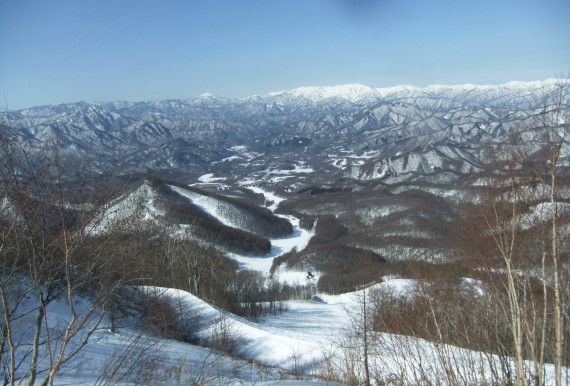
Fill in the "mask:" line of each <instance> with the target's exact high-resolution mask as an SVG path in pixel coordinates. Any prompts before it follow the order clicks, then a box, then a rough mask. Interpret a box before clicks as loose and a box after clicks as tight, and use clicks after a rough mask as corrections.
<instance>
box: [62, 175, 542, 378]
mask: <svg viewBox="0 0 570 386" xmlns="http://www.w3.org/2000/svg"><path fill="white" fill-rule="evenodd" d="M210 178H211V176H209V177H208V178H204V180H209V179H210ZM249 182H250V183H254V181H249ZM247 188H249V189H251V190H252V191H254V192H256V193H262V194H264V195H265V198H266V203H268V204H270V205H269V206H268V207H269V209H271V210H275V209H276V208H277V206H278V204H279V202H281V201H282V200H283V199H282V198H280V197H279V196H277V195H275V194H273V193H270V192H266V191H264V190H263V189H261V188H259V187H257V186H255V185H250V186H247ZM143 189H145V188H143ZM147 204H148V203H147ZM201 204H202V207H203V209H204V210H205V211H207V212H208V213H210V214H212V215H216V212H215V211H214V210H213V209H212V208H211V207H210V205H209V203H208V202H203V203H201ZM151 208H152V207H151ZM287 219H288V220H289V221H290V222H291V223H292V224H293V229H294V231H293V234H292V235H290V236H288V237H285V238H280V239H273V240H271V243H272V250H271V252H270V253H269V254H268V255H266V256H262V257H249V256H240V255H236V254H233V255H231V257H232V258H234V259H235V260H237V261H238V262H239V263H240V264H241V268H242V269H252V270H257V271H260V272H262V273H264V274H268V272H269V269H270V267H271V264H272V262H273V259H274V258H275V257H277V256H279V255H281V254H283V253H286V252H288V251H290V250H292V249H293V248H297V249H298V250H301V249H303V248H305V247H306V245H307V244H308V242H309V240H310V238H311V237H312V236H313V234H314V232H313V231H306V230H303V229H300V228H299V220H298V219H296V218H293V217H287ZM220 220H222V219H220ZM317 274H318V272H317ZM276 277H277V278H278V280H280V281H281V282H288V283H290V284H293V283H299V284H307V283H312V284H315V283H314V282H308V281H307V279H306V278H305V272H300V271H287V270H285V269H284V268H281V269H279V270H278V271H277V272H276ZM467 281H468V284H469V285H472V286H473V285H474V286H478V284H477V283H473V282H472V281H469V279H467ZM414 286H415V282H414V281H413V280H409V279H398V278H389V277H386V278H384V282H383V283H380V284H376V285H374V286H373V287H372V288H376V289H381V290H387V291H389V292H391V293H392V294H394V295H395V296H409V294H410V293H411V292H412V289H413V288H414ZM149 290H153V291H157V293H160V294H162V296H170V297H171V298H172V299H174V301H175V302H176V303H175V304H177V305H178V306H179V307H180V309H181V310H184V312H185V313H187V314H188V315H190V316H192V315H193V316H198V325H199V326H200V327H199V328H198V331H196V335H197V336H198V337H199V338H202V339H208V338H211V336H212V335H215V334H219V333H220V331H222V330H225V331H226V332H229V333H230V334H231V335H232V336H233V337H234V338H235V339H237V340H239V342H240V343H239V347H240V352H239V353H240V354H242V355H244V356H245V357H247V358H251V359H253V360H255V361H257V362H259V363H262V364H265V365H270V366H277V367H278V368H282V369H287V370H309V371H310V369H311V368H313V366H315V364H316V363H318V362H319V361H322V360H323V359H324V357H325V355H328V353H330V352H331V350H333V351H335V350H336V351H338V346H335V345H337V344H338V343H339V339H341V338H342V336H343V331H344V330H345V328H346V327H347V326H348V323H349V313H354V310H355V306H356V304H357V299H358V296H361V294H362V291H360V292H355V293H349V294H342V295H337V296H334V295H326V294H318V296H317V297H315V298H314V299H313V300H311V301H289V302H287V303H286V309H287V311H285V312H283V313H277V314H276V315H268V316H264V317H262V318H260V320H259V321H258V322H253V321H250V320H247V319H244V318H241V317H238V316H236V315H233V314H230V313H227V312H225V311H223V310H221V309H219V308H217V307H215V306H213V305H211V304H209V303H206V302H205V301H203V300H201V299H199V298H197V297H196V296H194V295H192V294H190V293H187V292H185V291H180V290H175V289H166V288H151V289H149ZM368 290H369V289H367V290H365V291H368ZM104 323H108V322H104ZM136 337H137V332H136V331H133V330H131V329H129V328H124V329H119V333H118V334H113V333H109V332H108V331H107V330H106V329H105V328H103V329H101V330H99V331H97V332H96V333H95V334H94V336H93V338H92V339H91V340H90V343H89V344H88V345H87V346H86V347H85V348H84V350H83V352H82V353H81V354H80V355H79V356H78V357H77V358H76V359H75V360H74V361H73V362H72V363H70V364H69V365H68V366H66V369H67V371H64V372H63V373H62V374H61V375H60V376H59V377H58V378H57V382H56V383H57V384H59V385H76V384H96V383H97V376H98V374H99V373H100V371H101V368H103V367H104V366H105V365H106V364H108V363H109V361H112V360H113V355H114V353H116V352H118V351H120V350H121V349H124V348H125V347H127V346H128V345H132V344H133V343H132V342H133V340H134V339H136ZM379 339H380V340H379V341H381V342H384V344H386V345H387V346H389V347H391V348H392V349H391V350H389V351H387V352H385V353H382V354H381V355H379V356H375V357H372V358H371V361H372V363H373V365H374V366H380V367H379V368H381V369H382V371H383V372H385V374H386V375H389V374H397V373H399V372H401V371H402V364H403V363H405V365H404V366H406V367H405V371H406V372H409V374H413V372H414V370H417V368H416V369H414V368H413V367H414V366H415V364H414V363H413V361H412V362H409V361H405V360H403V358H407V356H409V355H410V354H414V355H418V354H419V355H421V357H422V363H420V364H419V365H420V366H430V367H431V368H432V369H433V371H434V372H436V374H439V373H440V372H442V373H441V375H442V379H445V378H443V377H444V376H445V375H444V373H443V371H444V369H443V368H442V367H441V364H440V363H439V362H438V355H440V354H441V350H442V347H443V349H445V350H447V352H451V353H453V355H454V357H455V358H457V360H461V361H473V360H479V359H477V358H479V353H474V352H471V351H469V350H464V349H460V348H456V347H452V346H441V345H440V346H439V347H438V346H437V345H434V344H432V343H429V342H426V341H423V340H419V339H415V338H411V337H402V336H397V335H390V334H379ZM135 344H136V345H138V346H140V348H141V349H144V350H150V351H149V352H151V353H155V354H156V355H158V356H157V358H160V359H157V361H158V360H159V361H160V367H161V368H169V366H170V367H173V368H176V366H179V365H180V363H182V362H183V363H184V364H185V366H186V367H185V371H186V373H187V374H198V375H199V374H200V371H204V370H206V371H208V369H210V368H212V369H213V368H215V373H216V374H217V376H216V377H215V378H213V379H212V381H211V382H210V384H221V385H226V384H254V383H255V384H261V385H264V384H272V385H275V384H290V385H291V384H292V385H295V384H299V385H301V384H302V385H311V384H323V382H316V381H299V382H297V381H294V380H279V377H280V375H279V373H278V372H274V373H271V372H269V373H264V372H262V371H261V370H260V369H259V368H257V367H256V366H254V365H252V364H251V363H248V362H245V361H242V360H238V359H232V358H230V357H226V356H221V357H220V356H219V355H212V353H211V351H210V350H208V349H205V348H201V347H197V346H193V345H190V344H185V343H181V342H176V341H172V340H165V339H158V340H152V339H150V338H147V337H146V336H145V337H144V338H143V339H141V340H140V341H139V342H136V343H135ZM149 344H152V347H151V349H149V348H148V345H149ZM410 347H411V348H413V350H414V352H413V353H411V352H410V351H406V350H407V349H409V348H410ZM438 350H440V351H438ZM337 354H338V352H337ZM493 360H495V359H493ZM465 368H467V366H466V367H465ZM546 371H547V373H548V374H552V373H553V369H552V366H547V368H546ZM406 377H407V376H406ZM408 380H409V381H410V382H412V383H413V381H414V380H413V378H408ZM157 383H159V384H176V383H175V382H173V381H172V380H169V381H168V382H166V383H162V382H157ZM329 384H330V383H329Z"/></svg>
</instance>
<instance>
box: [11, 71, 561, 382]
mask: <svg viewBox="0 0 570 386" xmlns="http://www.w3.org/2000/svg"><path fill="white" fill-rule="evenodd" d="M568 85H569V83H568V81H566V80H560V79H549V80H546V81H542V82H528V83H522V82H512V83H508V84H503V85H497V86H475V85H462V86H430V87H425V88H418V87H409V86H400V87H394V88H387V89H375V88H370V87H366V86H361V85H346V86H336V87H324V88H323V87H321V88H318V87H304V88H299V89H294V90H289V91H283V92H276V93H270V94H266V95H261V96H249V97H243V98H239V99H233V100H229V99H223V98H218V97H215V96H212V95H203V96H200V97H199V98H196V99H191V100H168V101H148V102H96V103H95V102H94V103H88V102H79V103H73V104H62V105H56V106H43V107H35V108H30V109H25V110H19V111H13V112H2V113H1V114H2V115H1V117H2V118H1V119H2V133H1V134H2V135H1V138H0V139H1V145H2V181H3V185H2V192H1V196H0V199H1V206H0V214H1V220H2V221H1V224H2V235H3V239H2V240H3V241H2V242H3V243H2V246H1V249H0V251H1V252H2V263H3V265H2V281H1V282H0V290H1V291H0V295H2V296H1V297H2V301H3V303H2V304H3V305H2V307H3V308H2V309H3V311H4V318H3V322H2V323H3V326H4V327H3V328H4V331H6V333H5V336H7V337H8V338H5V340H4V341H3V342H4V345H3V346H2V347H3V348H2V350H3V351H2V355H5V356H4V358H11V359H9V360H8V359H6V361H5V362H4V363H5V364H4V365H3V366H4V367H3V369H2V373H3V374H4V376H5V378H6V379H8V378H9V377H11V376H13V377H18V379H20V380H22V381H23V380H24V379H27V378H29V374H30V372H32V373H34V374H35V372H38V374H36V375H38V376H44V375H45V374H48V376H51V375H49V374H51V373H50V371H53V374H54V375H53V376H55V377H56V378H55V379H56V380H61V381H62V382H64V383H68V384H74V383H76V382H79V381H81V382H83V381H84V382H86V383H87V384H106V383H119V384H129V383H134V384H139V383H141V382H143V383H146V382H150V383H157V384H176V383H193V384H253V383H256V384H264V383H267V384H281V383H283V384H296V382H298V384H313V383H314V384H323V383H326V384H329V383H331V382H332V383H339V384H357V383H366V384H370V383H373V384H385V383H394V384H420V383H434V384H481V383H490V384H494V383H500V382H507V383H508V382H513V383H520V384H524V382H527V381H528V382H532V383H537V384H553V383H555V382H559V381H561V382H563V383H564V382H566V383H567V382H568V380H569V379H570V377H569V368H570V362H568V361H569V358H570V345H569V344H568V342H569V340H570V329H569V328H568V327H569V326H570V321H569V320H568V315H569V314H570V312H569V310H570V309H569V304H570V302H569V300H570V287H569V284H568V283H569V281H570V280H569V274H568V272H569V256H570V247H569V246H570V244H569V242H570V238H569V235H570V221H569V220H570V184H569V182H570V179H569V177H570V147H569V142H568V141H569V138H570V137H569V135H568V134H569V133H568V132H569V131H570V127H569V126H568V125H569V122H570V118H569V117H568V113H569V111H570V105H569V104H568V96H569V95H570V94H569V91H568V90H569V87H568ZM309 272H310V273H311V275H309ZM310 276H313V277H310ZM20 289H23V290H21V291H20ZM18 293H21V294H23V296H21V295H18ZM66 293H67V294H69V295H67V296H66V295H65V294H66ZM43 294H45V295H43ZM36 298H37V299H39V305H38V303H37V302H34V300H33V299H36ZM30 299H32V300H30ZM90 299H91V300H90ZM76 302H77V303H78V304H84V303H85V304H86V305H85V306H82V307H74V304H75V303H76ZM34 315H35V316H36V319H35V320H39V321H40V322H42V323H43V325H42V324H41V323H40V324H35V326H37V327H36V330H35V331H36V333H35V334H36V335H35V336H37V337H42V338H41V339H39V338H37V339H36V338H34V334H32V331H33V328H32V329H30V331H29V332H26V331H25V330H26V329H25V327H23V326H26V325H28V326H34V323H35V322H34V318H33V316H34ZM78 321H79V322H78ZM66 323H67V324H66ZM66 329H67V331H73V333H72V334H67V335H66V334H61V333H60V332H61V331H66ZM84 331H86V332H84ZM6 339H8V340H6ZM10 339H12V340H10ZM15 341H16V342H17V344H14V342H15ZM50 343H51V344H52V345H51V346H53V347H55V348H54V349H53V350H54V351H50V350H52V349H51V348H50V347H51V346H50ZM148 347H151V348H152V350H150V351H149V352H151V353H152V355H150V354H149V355H147V356H145V355H142V354H141V353H142V352H143V351H148V350H147V348H148ZM34 348H35V349H34ZM75 348H78V350H77V352H75V351H74V350H75ZM79 348H81V350H79ZM110 348H114V350H115V351H112V352H111V351H110V350H111V349H110ZM57 350H59V351H57ZM33 352H35V354H32V353H33ZM57 353H61V357H60V358H67V359H65V360H61V363H59V362H57V361H56V363H58V365H57V367H56V366H54V365H53V363H54V362H53V360H51V359H50V360H48V359H49V358H53V357H57V355H56V354H57ZM11 354H13V355H14V356H13V357H10V355H11ZM31 355H36V359H35V360H34V359H31V358H32V357H31ZM118 358H119V359H120V360H119V359H118ZM123 360H124V361H131V362H132V363H133V365H132V366H133V367H128V366H126V365H125V366H120V365H118V366H117V365H116V364H117V363H122V362H121V361H123ZM50 361H51V362H50ZM83 361H88V362H89V361H91V362H89V363H90V364H89V365H88V366H86V365H81V363H82V362H83ZM36 362H37V364H38V365H35V364H34V363H36ZM151 362H152V363H154V364H155V366H154V367H153V366H150V365H149V363H151ZM40 364H41V366H40ZM145 367H148V368H149V369H150V368H152V372H150V373H148V374H145V373H144V372H143V371H142V370H141V369H144V368H145ZM20 369H24V370H26V371H24V370H20ZM27 369H31V370H27ZM42 369H43V370H42ZM86 369H89V370H86ZM74 371H75V375H74V373H73V372H74ZM177 371H178V376H177V377H178V378H176V376H175V375H174V373H176V372H177ZM55 374H57V375H55ZM141 377H142V378H141ZM145 377H146V378H145ZM523 381H524V382H523Z"/></svg>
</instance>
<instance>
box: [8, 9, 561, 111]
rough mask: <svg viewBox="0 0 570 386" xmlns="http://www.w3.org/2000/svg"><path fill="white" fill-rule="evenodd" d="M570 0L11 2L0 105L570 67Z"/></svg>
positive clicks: (446, 80) (475, 77) (241, 92)
mask: <svg viewBox="0 0 570 386" xmlns="http://www.w3.org/2000/svg"><path fill="white" fill-rule="evenodd" d="M569 16H570V2H568V1H567V0H551V1H530V0H526V1H512V0H508V1H500V2H497V1H490V0H482V1H479V2H462V1H459V2H458V1H436V2H425V1H421V0H406V1H374V0H356V1H351V0H314V1H309V2H307V1H298V0H289V1H282V0H277V1H263V0H253V1H247V2H235V1H229V0H216V1H205V2H204V1H182V0H173V1H169V2H158V1H150V0H148V1H137V2H136V3H135V2H129V1H123V0H121V1H110V0H100V1H97V2H83V1H81V2H80V1H72V0H54V1H49V2H45V1H40V0H32V1H21V2H18V1H4V2H1V3H0V96H2V98H3V100H2V109H10V110H16V109H22V108H26V107H31V106H37V105H46V104H57V103H64V102H77V101H81V100H85V101H117V100H126V101H141V100H163V99H186V98H192V97H196V96H198V95H200V94H203V93H211V94H215V95H219V96H222V97H226V98H235V97H241V96H246V95H252V94H265V93H268V92H272V91H279V90H287V89H292V88H296V87H301V86H332V85H339V84H348V83H360V84H363V85H367V86H373V87H390V86H396V85H402V84H407V85H414V86H427V85H431V84H448V85H449V84H465V83H472V84H499V83H507V82H510V81H533V80H543V79H546V78H551V77H556V76H560V75H561V73H563V72H567V71H568V70H569V69H570V40H569V39H568V36H570V23H568V19H569Z"/></svg>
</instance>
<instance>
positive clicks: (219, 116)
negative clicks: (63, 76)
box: [2, 79, 568, 179]
mask: <svg viewBox="0 0 570 386" xmlns="http://www.w3.org/2000/svg"><path fill="white" fill-rule="evenodd" d="M561 84H566V85H568V82H567V81H564V80H559V79H548V80H545V81H539V82H526V83H525V82H511V83H507V84H502V85H487V86H476V85H460V86H429V87H425V88H421V87H412V86H397V87H391V88H372V87H367V86H363V85H359V84H349V85H343V86H333V87H302V88H297V89H293V90H289V91H281V92H274V93H269V94H265V95H258V96H248V97H243V98H239V99H224V98H219V97H216V96H213V95H209V94H206V95H201V96H200V97H197V98H195V99H188V100H166V101H148V102H91V103H87V102H78V103H69V104H60V105H54V106H41V107H34V108H29V109H24V110H19V111H13V112H9V113H7V112H4V113H2V121H3V122H5V124H6V125H7V126H8V127H10V128H11V129H12V130H14V131H15V132H17V133H18V135H20V136H21V137H24V138H27V139H29V140H32V141H33V142H34V143H35V144H37V146H38V149H39V148H41V146H43V145H51V144H53V143H55V141H56V139H57V142H58V143H59V146H60V147H61V150H62V152H63V154H65V155H67V156H68V157H71V158H73V159H76V160H77V161H79V162H77V163H76V165H83V166H84V167H87V165H89V167H90V168H91V169H95V170H96V171H103V170H110V169H113V170H118V171H119V173H121V174H132V173H135V174H141V175H148V174H153V173H168V174H170V175H177V176H185V177H188V178H194V177H198V176H200V175H203V174H206V173H216V172H222V173H224V170H225V173H229V170H231V174H233V175H235V176H236V177H239V176H242V175H244V176H245V175H249V174H251V173H257V172H260V171H261V170H265V168H267V167H269V168H271V167H272V164H277V165H273V166H283V165H279V164H280V163H284V164H287V165H285V166H286V167H288V168H290V169H294V168H295V165H293V164H291V163H290V162H288V161H286V160H287V159H288V160H297V161H301V162H303V163H304V165H306V166H308V167H310V168H312V170H313V171H316V172H315V173H314V174H317V175H318V174H319V173H320V174H321V175H324V174H326V175H328V176H331V175H333V174H334V172H340V173H344V174H343V175H344V176H345V177H349V178H356V179H382V178H384V179H385V178H389V177H394V176H396V175H400V176H401V175H402V173H406V172H418V171H422V172H432V171H434V170H442V169H445V170H446V171H452V172H454V173H470V172H472V171H473V170H474V169H476V168H477V167H478V166H480V165H479V164H478V163H479V162H480V159H481V157H480V155H481V151H482V149H483V148H484V147H488V146H489V144H491V143H496V142H500V141H502V140H504V136H505V135H507V133H509V132H510V131H512V130H514V129H515V128H519V129H521V128H522V129H524V130H530V129H532V128H534V127H537V126H539V125H540V124H541V113H542V112H544V107H545V96H547V95H549V92H551V91H552V90H553V89H555V88H556V87H557V86H559V85H561ZM565 90H566V91H565V92H566V94H565V96H566V97H567V96H568V87H566V89H565ZM567 107H568V106H565V108H567ZM236 149H238V150H236ZM281 158H283V159H284V161H283V162H281V161H279V159H281ZM410 160H411V161H410ZM478 160H479V161H478ZM256 165H258V166H256ZM262 166H263V167H262ZM218 177H227V176H218ZM313 178H314V176H313ZM327 178H328V177H327Z"/></svg>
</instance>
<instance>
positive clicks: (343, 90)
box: [263, 83, 374, 102]
mask: <svg viewBox="0 0 570 386" xmlns="http://www.w3.org/2000/svg"><path fill="white" fill-rule="evenodd" d="M373 94H374V88H372V87H369V86H364V85H362V84H358V83H353V84H345V85H338V86H323V87H318V86H313V87H311V86H309V87H299V88H295V89H292V90H287V91H277V92H272V93H268V94H265V95H263V96H264V97H276V96H286V95H290V96H292V97H302V98H305V99H309V100H311V101H313V102H321V101H323V100H325V99H329V98H340V99H345V100H348V101H350V102H358V101H359V100H361V99H363V98H364V97H366V96H369V95H373Z"/></svg>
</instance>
